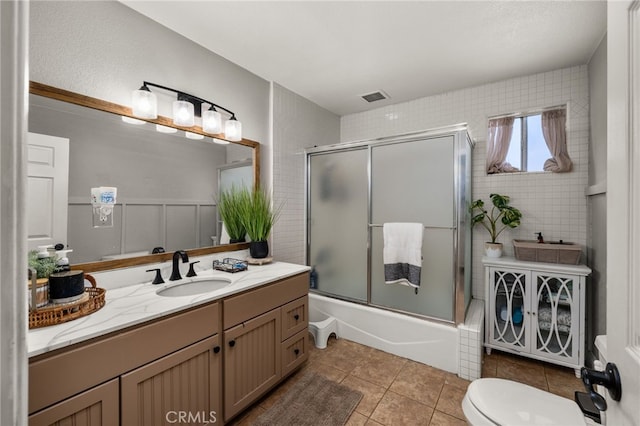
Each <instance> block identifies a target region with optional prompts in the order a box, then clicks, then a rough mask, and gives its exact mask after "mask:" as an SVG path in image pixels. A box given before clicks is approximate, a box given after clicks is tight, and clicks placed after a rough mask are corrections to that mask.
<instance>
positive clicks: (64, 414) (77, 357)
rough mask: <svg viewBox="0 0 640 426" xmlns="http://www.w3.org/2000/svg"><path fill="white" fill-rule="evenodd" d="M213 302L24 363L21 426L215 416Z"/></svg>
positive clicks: (217, 358)
mask: <svg viewBox="0 0 640 426" xmlns="http://www.w3.org/2000/svg"><path fill="white" fill-rule="evenodd" d="M220 305H221V304H220V303H219V302H214V303H211V304H208V305H205V306H201V307H197V308H193V309H189V310H187V311H183V312H181V313H178V314H174V315H170V316H167V317H163V318H162V319H159V320H156V321H153V322H149V323H146V324H143V325H139V326H136V327H133V328H130V329H126V330H122V331H119V332H115V333H111V334H109V335H107V336H103V337H100V338H97V339H94V340H91V341H89V342H83V343H80V344H77V345H73V346H71V347H67V348H63V349H60V350H57V351H53V352H50V353H46V354H43V355H40V356H36V357H33V358H31V359H30V360H29V413H30V415H29V425H32V426H36V425H37V426H39V425H51V424H56V425H58V424H73V425H92V426H94V425H118V424H122V425H141V426H142V425H150V426H153V425H161V424H168V423H170V422H171V421H172V420H173V418H172V417H171V416H174V417H176V418H177V416H179V415H180V412H181V411H186V412H191V413H194V415H198V416H200V418H201V419H206V420H209V422H210V423H212V421H211V419H212V416H214V417H215V416H216V415H221V413H222V406H221V399H220V398H221V395H220V389H221V383H222V381H221V374H222V371H221V367H222V360H221V358H222V353H221V352H222V351H221V347H220V341H219V339H220V324H221V321H220V317H221V310H220ZM196 413H197V414H196ZM167 420H168V421H167ZM202 423H204V422H202Z"/></svg>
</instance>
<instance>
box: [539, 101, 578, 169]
mask: <svg viewBox="0 0 640 426" xmlns="http://www.w3.org/2000/svg"><path fill="white" fill-rule="evenodd" d="M541 121H542V135H543V136H544V141H545V142H546V143H547V147H548V148H549V152H550V153H551V155H552V157H551V158H549V159H548V160H547V161H545V162H544V170H545V171H550V172H556V173H565V172H570V171H571V168H572V166H573V163H572V162H571V158H569V152H568V151H567V132H566V130H565V126H566V122H567V111H566V110H564V109H556V110H553V111H545V112H543V113H542V120H541Z"/></svg>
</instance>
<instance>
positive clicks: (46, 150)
mask: <svg viewBox="0 0 640 426" xmlns="http://www.w3.org/2000/svg"><path fill="white" fill-rule="evenodd" d="M27 150H28V152H27V164H28V166H27V175H28V180H27V230H28V238H29V239H28V244H29V250H33V249H35V248H36V247H37V246H40V245H50V244H57V243H62V244H64V245H66V244H67V203H68V193H69V139H65V138H59V137H56V136H49V135H40V134H37V133H29V135H28V146H27ZM87 199H88V196H87Z"/></svg>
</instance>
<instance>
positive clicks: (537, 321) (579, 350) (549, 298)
mask: <svg viewBox="0 0 640 426" xmlns="http://www.w3.org/2000/svg"><path fill="white" fill-rule="evenodd" d="M482 263H483V264H484V266H485V280H486V281H485V283H486V290H485V291H486V293H485V294H486V296H485V312H486V314H485V344H484V345H485V347H486V351H487V353H491V349H492V348H495V349H500V350H503V351H506V352H511V353H515V354H518V355H522V356H527V357H530V358H535V359H539V360H542V361H547V362H552V363H555V364H559V365H563V366H566V367H572V368H574V369H575V372H576V376H577V377H580V368H581V367H582V366H583V365H584V352H585V347H584V336H585V325H584V322H585V321H584V319H585V293H586V289H585V281H586V280H585V278H586V276H587V275H589V274H590V273H591V269H589V268H588V267H587V266H584V265H564V264H554V263H542V262H524V261H520V260H516V259H513V258H508V257H501V258H497V259H494V258H488V257H484V258H483V259H482Z"/></svg>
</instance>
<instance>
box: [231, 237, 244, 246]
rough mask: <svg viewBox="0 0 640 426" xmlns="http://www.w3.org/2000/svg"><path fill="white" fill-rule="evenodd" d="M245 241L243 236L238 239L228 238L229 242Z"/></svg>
mask: <svg viewBox="0 0 640 426" xmlns="http://www.w3.org/2000/svg"><path fill="white" fill-rule="evenodd" d="M246 242H247V240H245V239H244V237H242V238H238V239H235V238H230V239H229V244H235V243H246Z"/></svg>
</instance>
